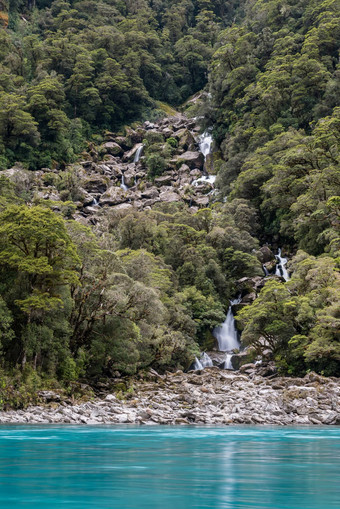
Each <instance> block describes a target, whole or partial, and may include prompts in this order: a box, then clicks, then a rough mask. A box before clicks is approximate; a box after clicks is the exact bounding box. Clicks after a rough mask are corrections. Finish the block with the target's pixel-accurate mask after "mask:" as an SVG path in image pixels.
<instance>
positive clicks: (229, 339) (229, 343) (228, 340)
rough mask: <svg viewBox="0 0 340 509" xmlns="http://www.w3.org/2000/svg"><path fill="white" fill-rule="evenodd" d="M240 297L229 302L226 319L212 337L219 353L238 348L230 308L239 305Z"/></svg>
mask: <svg viewBox="0 0 340 509" xmlns="http://www.w3.org/2000/svg"><path fill="white" fill-rule="evenodd" d="M240 302H241V297H238V298H237V299H234V300H232V301H230V306H229V309H228V314H227V317H226V319H225V321H224V323H223V324H222V325H220V326H219V327H216V328H215V329H214V331H213V335H214V336H215V338H216V339H217V342H218V349H219V351H220V352H231V351H232V350H234V349H235V348H240V341H239V338H238V333H237V329H236V326H235V319H234V315H233V310H232V306H234V305H235V304H239V303H240Z"/></svg>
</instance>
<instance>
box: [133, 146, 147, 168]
mask: <svg viewBox="0 0 340 509" xmlns="http://www.w3.org/2000/svg"><path fill="white" fill-rule="evenodd" d="M143 148H144V145H141V146H140V147H138V149H137V150H136V153H135V158H134V160H133V162H134V163H136V164H137V163H139V161H140V158H141V155H142V152H143Z"/></svg>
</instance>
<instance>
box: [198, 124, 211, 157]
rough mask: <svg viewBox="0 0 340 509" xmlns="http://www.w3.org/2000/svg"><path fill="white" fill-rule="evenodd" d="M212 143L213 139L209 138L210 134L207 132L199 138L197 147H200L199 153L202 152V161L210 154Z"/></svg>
mask: <svg viewBox="0 0 340 509" xmlns="http://www.w3.org/2000/svg"><path fill="white" fill-rule="evenodd" d="M212 142H213V137H212V136H211V134H210V133H209V132H208V131H205V132H204V133H203V134H202V135H201V136H200V139H199V147H200V152H202V154H203V155H204V159H206V158H207V156H208V155H209V154H210V152H211V145H212Z"/></svg>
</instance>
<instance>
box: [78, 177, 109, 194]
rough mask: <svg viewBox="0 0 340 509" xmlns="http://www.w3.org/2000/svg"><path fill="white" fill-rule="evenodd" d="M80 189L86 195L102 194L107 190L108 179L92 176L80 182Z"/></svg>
mask: <svg viewBox="0 0 340 509" xmlns="http://www.w3.org/2000/svg"><path fill="white" fill-rule="evenodd" d="M82 187H83V188H84V189H85V191H87V192H88V193H93V194H102V193H105V191H106V190H107V188H108V179H107V178H105V177H100V176H99V175H93V176H91V177H90V178H88V179H86V180H84V181H83V182H82Z"/></svg>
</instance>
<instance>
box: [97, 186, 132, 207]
mask: <svg viewBox="0 0 340 509" xmlns="http://www.w3.org/2000/svg"><path fill="white" fill-rule="evenodd" d="M128 199H129V196H128V193H127V192H126V191H124V190H123V189H122V188H121V187H110V188H109V189H108V190H107V191H106V192H105V193H104V194H103V195H102V196H101V197H100V204H101V205H119V204H120V203H124V202H127V201H128Z"/></svg>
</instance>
